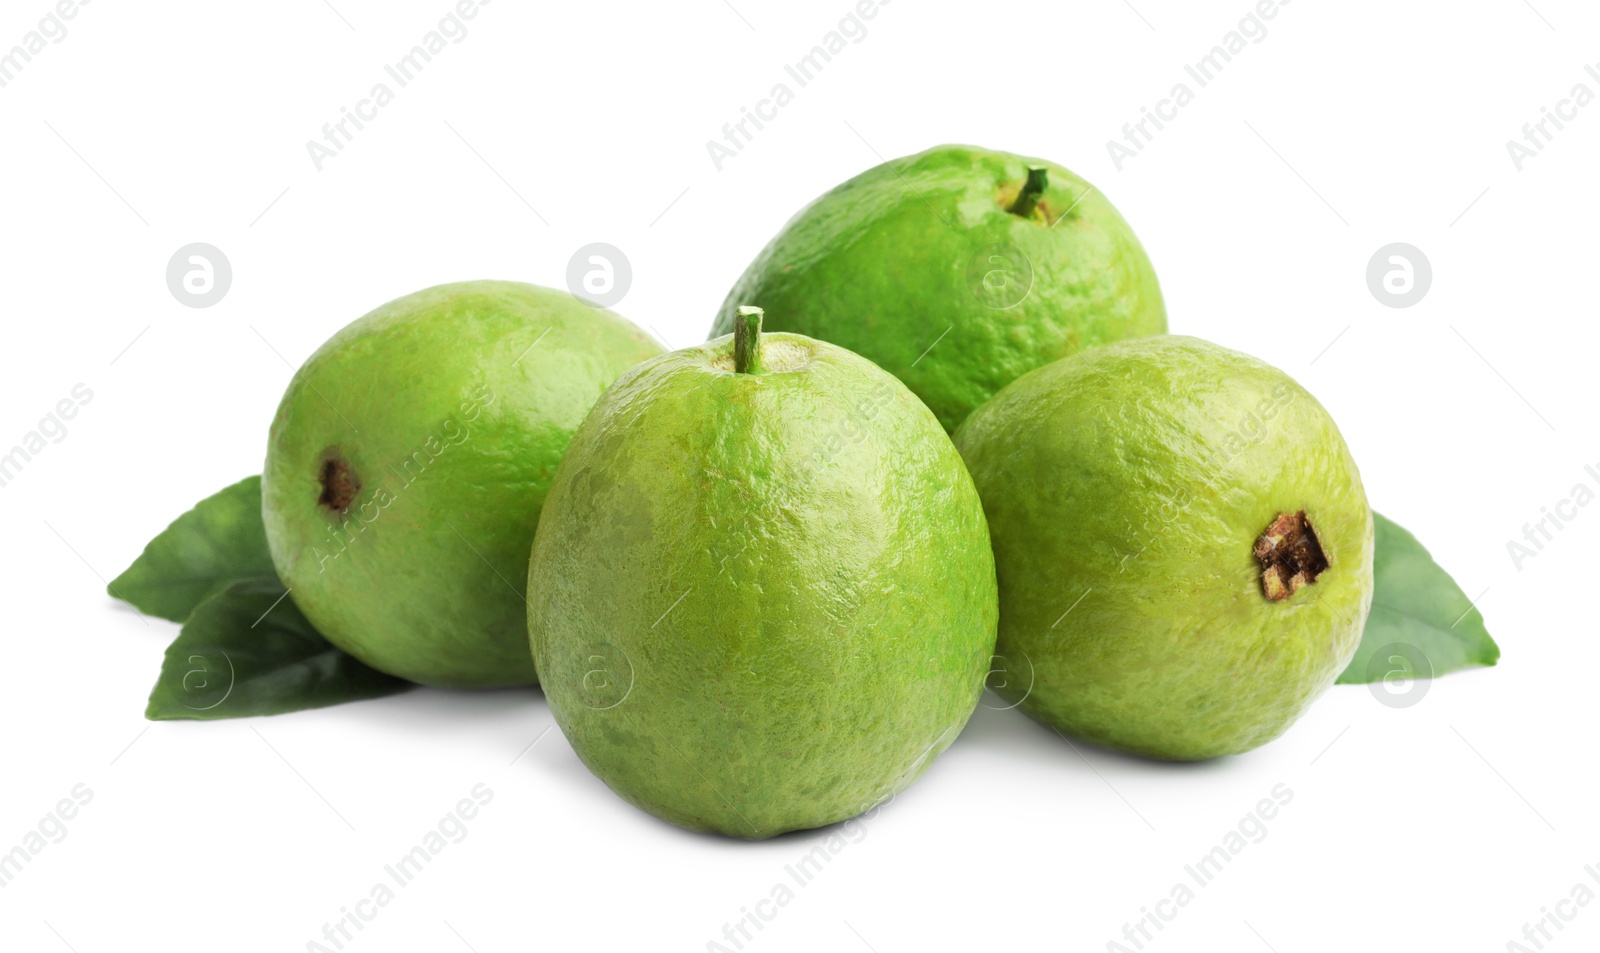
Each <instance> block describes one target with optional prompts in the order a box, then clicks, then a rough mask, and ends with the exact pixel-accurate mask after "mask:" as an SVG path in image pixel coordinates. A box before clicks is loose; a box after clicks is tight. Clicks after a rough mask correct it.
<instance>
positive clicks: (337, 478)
mask: <svg viewBox="0 0 1600 953" xmlns="http://www.w3.org/2000/svg"><path fill="white" fill-rule="evenodd" d="M317 480H318V482H319V483H320V484H321V485H322V495H321V496H319V497H317V502H318V503H320V504H321V505H323V506H326V507H327V508H328V509H330V510H332V511H334V512H335V513H343V512H344V511H345V510H347V509H349V508H350V504H351V503H353V502H355V498H356V496H357V494H359V493H360V492H361V480H360V478H358V477H357V476H356V474H355V471H353V470H351V469H350V464H348V463H346V462H345V461H344V458H343V457H341V456H339V455H338V454H331V455H329V456H328V457H326V458H324V459H323V461H322V472H321V473H320V474H318V476H317Z"/></svg>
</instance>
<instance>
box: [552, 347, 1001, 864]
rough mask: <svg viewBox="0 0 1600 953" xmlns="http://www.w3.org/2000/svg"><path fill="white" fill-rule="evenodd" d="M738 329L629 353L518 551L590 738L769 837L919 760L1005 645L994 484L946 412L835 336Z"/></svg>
mask: <svg viewBox="0 0 1600 953" xmlns="http://www.w3.org/2000/svg"><path fill="white" fill-rule="evenodd" d="M759 340H760V345H759V348H758V350H757V353H759V354H760V356H761V360H762V364H763V370H762V372H760V373H743V372H737V371H735V370H734V366H735V365H734V357H733V350H734V341H733V338H732V337H731V336H730V337H728V338H724V339H720V340H717V341H712V342H709V343H707V344H705V345H702V346H699V347H693V348H688V349H686V350H682V351H676V352H674V353H671V354H667V355H664V356H662V357H658V358H655V359H653V360H650V361H647V362H645V363H643V364H640V365H639V366H637V367H635V368H634V369H633V370H631V371H629V372H628V373H627V374H626V375H624V376H623V378H622V379H621V380H619V381H618V382H617V384H616V385H615V386H614V387H612V388H611V389H610V390H609V391H607V392H606V394H605V396H603V397H602V398H601V399H600V402H599V403H598V404H597V405H596V406H595V408H594V410H593V412H592V413H591V414H590V415H589V418H588V419H587V420H586V421H585V422H584V424H583V427H582V428H581V429H580V430H579V431H578V434H577V436H576V437H575V438H574V439H573V442H572V447H571V449H570V450H569V451H568V453H567V456H566V458H565V459H564V460H563V461H562V463H561V466H560V468H559V469H558V471H557V473H556V478H555V482H554V484H553V485H552V487H551V491H550V496H549V499H548V500H547V501H546V503H545V508H544V513H543V516H542V519H541V524H540V528H539V534H538V540H537V541H536V543H535V545H534V552H533V559H532V563H531V565H530V568H529V602H530V613H529V629H530V633H531V638H532V643H533V649H534V656H535V658H536V659H537V662H538V665H539V669H540V672H541V674H542V676H543V685H544V690H545V694H546V697H547V698H548V699H549V702H550V709H551V711H552V712H553V713H554V715H555V718H556V721H557V723H558V724H559V725H560V726H561V729H562V731H563V732H565V733H566V736H567V738H568V740H569V741H570V742H571V743H572V746H573V748H574V749H575V750H576V751H577V753H578V756H579V757H580V758H582V759H583V761H584V763H585V764H587V765H588V766H589V768H590V769H591V770H593V771H594V772H595V774H597V775H598V776H599V777H600V778H601V779H602V780H604V781H605V782H606V784H608V785H610V786H611V788H612V789H613V790H615V791H616V792H617V793H618V794H620V795H621V796H622V797H624V798H626V799H627V800H629V801H630V802H632V803H633V804H635V805H637V806H639V807H641V808H643V809H644V810H647V811H650V812H652V813H654V814H656V815H658V816H659V817H662V818H664V819H666V820H668V821H670V822H672V823H674V824H677V825H680V826H682V827H686V828H690V829H694V830H702V831H715V832H720V833H723V834H727V835H731V836H734V837H741V838H752V839H754V838H764V837H770V836H773V835H775V834H780V833H782V832H784V831H789V830H795V829H800V828H811V827H818V826H821V825H824V824H829V823H832V822H834V821H839V820H843V819H845V818H849V817H853V816H855V815H857V814H860V813H862V812H864V811H867V810H869V809H871V808H872V807H874V806H876V805H878V804H880V803H882V802H883V801H885V800H886V799H887V798H889V797H891V796H893V795H894V794H895V793H896V792H897V791H899V790H900V789H901V788H903V787H904V786H905V785H907V784H909V783H910V782H911V781H912V780H913V779H914V778H916V777H917V776H918V775H920V774H921V773H922V772H923V771H924V770H925V769H926V768H927V767H928V765H929V764H930V763H931V762H932V760H933V758H934V757H935V756H936V755H938V754H939V752H941V751H943V750H944V749H945V747H947V746H948V745H949V744H950V743H951V742H952V741H953V740H955V737H956V735H957V734H958V733H959V732H960V730H961V728H962V726H963V725H964V724H965V723H966V721H967V719H968V717H969V716H970V715H971V713H972V710H973V708H974V706H975V705H976V704H977V700H978V695H979V692H980V691H981V690H982V685H983V679H984V676H985V674H986V672H987V671H988V661H989V658H990V655H991V653H992V651H993V648H994V635H995V614H996V604H995V580H994V560H993V555H992V553H991V551H990V548H989V538H988V533H987V531H986V529H985V526H984V519H983V512H982V507H981V505H980V504H979V502H978V497H977V493H976V492H975V491H974V489H973V487H972V482H971V480H970V478H969V477H968V476H967V473H966V470H965V468H963V466H962V464H961V459H960V457H959V455H958V454H957V453H956V450H955V447H954V446H953V445H952V444H951V442H950V440H949V438H948V437H946V435H945V433H944V431H943V429H942V428H941V427H940V426H939V423H938V421H937V420H936V419H935V418H934V416H933V415H932V414H931V413H929V411H928V409H927V408H926V407H924V406H923V405H922V403H921V402H920V401H918V400H917V398H916V397H915V396H914V395H912V394H911V393H910V392H909V391H908V390H906V389H905V387H904V386H902V385H901V384H900V382H899V381H897V380H895V379H894V378H893V377H891V376H890V375H888V374H886V373H884V372H883V371H881V370H879V369H878V368H877V367H874V366H873V365H872V364H871V363H870V362H868V361H866V360H863V359H862V358H860V357H858V356H856V355H854V354H851V353H850V352H848V351H845V350H843V349H841V348H837V347H834V346H832V345H830V344H826V343H823V342H820V341H814V340H811V339H809V338H805V337H802V336H799V335H790V334H769V335H763V336H760V339H759Z"/></svg>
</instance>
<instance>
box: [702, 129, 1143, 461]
mask: <svg viewBox="0 0 1600 953" xmlns="http://www.w3.org/2000/svg"><path fill="white" fill-rule="evenodd" d="M750 301H759V302H761V305H762V307H763V308H764V309H765V310H766V324H767V327H768V329H770V330H775V331H794V332H798V333H800V334H805V335H809V336H811V337H814V338H820V339H822V340H824V341H831V342H832V343H834V344H838V345H840V346H841V347H846V348H849V349H850V350H852V351H855V352H856V353H858V354H860V355H862V356H863V357H866V358H867V359H869V360H871V361H873V362H874V363H876V364H877V365H878V366H879V367H882V368H883V369H884V370H886V371H888V372H890V373H891V374H894V375H896V376H897V377H899V378H900V379H901V380H902V381H904V382H905V384H906V386H907V387H909V388H911V391H912V392H913V393H915V394H916V395H917V396H918V397H920V398H922V400H923V402H925V403H926V404H927V405H928V406H929V407H930V408H931V409H932V410H933V412H934V413H935V414H936V415H938V417H939V420H940V422H941V423H943V424H944V426H945V428H946V429H947V430H954V429H955V428H956V426H957V425H958V424H960V423H961V421H962V420H964V419H966V416H967V414H969V413H971V412H972V410H973V409H974V408H976V407H977V406H978V405H980V404H982V403H983V402H984V401H986V400H988V399H989V398H990V397H991V396H993V395H994V394H995V392H997V391H999V390H1000V388H1002V387H1004V386H1005V385H1007V384H1009V383H1011V382H1012V381H1013V380H1015V379H1016V378H1017V377H1019V376H1021V375H1022V374H1024V373H1026V372H1028V371H1030V370H1032V369H1034V368H1036V367H1039V366H1041V365H1043V364H1048V363H1049V362H1051V361H1054V360H1056V359H1057V358H1060V357H1065V356H1066V355H1069V354H1073V353H1075V352H1077V351H1079V350H1081V349H1083V348H1086V347H1089V346H1091V345H1095V344H1104V343H1106V342H1108V341H1117V340H1121V339H1123V338H1130V337H1139V336H1143V335H1149V334H1160V333H1162V332H1164V331H1166V329H1167V315H1166V307H1165V305H1164V304H1163V303H1162V298H1161V288H1160V285H1159V284H1158V283H1157V281H1156V274H1155V269H1154V268H1152V267H1151V265H1150V260H1149V258H1148V257H1146V255H1145V252H1144V248H1143V247H1142V246H1141V245H1140V244H1139V240H1138V238H1136V237H1135V236H1134V233H1133V230H1132V229H1131V228H1130V227H1129V226H1128V223H1127V222H1125V221H1123V219H1122V216H1121V215H1119V214H1118V213H1117V210H1116V209H1115V208H1114V207H1113V206H1112V205H1111V203H1110V201H1108V200H1107V199H1106V197H1105V196H1104V195H1103V194H1102V193H1100V192H1099V191H1098V190H1097V189H1095V188H1094V187H1093V186H1091V185H1090V184H1089V183H1088V182H1085V181H1084V180H1083V179H1081V178H1079V177H1078V176H1076V175H1073V174H1072V173H1071V172H1070V171H1068V170H1067V169H1065V168H1062V167H1061V166H1059V165H1055V164H1053V163H1049V162H1043V161H1041V160H1037V159H1025V158H1023V157H1021V156H1016V155H1012V154H1010V153H1007V152H993V151H990V150H987V149H979V148H975V147H973V146H939V147H937V148H934V149H929V150H928V151H927V152H923V153H921V154H918V155H914V156H907V157H905V158H901V159H896V160H894V161H893V162H887V163H884V164H883V165H880V166H877V167H876V168H873V169H868V170H867V171H866V172H863V173H862V174H860V175H858V176H856V177H855V178H853V179H851V180H850V181H848V182H845V183H844V184H842V185H840V186H838V187H836V188H834V189H833V190H832V191H830V192H828V193H827V194H825V195H823V196H822V197H821V198H818V199H817V200H816V201H814V202H812V203H811V204H810V205H808V206H806V207H805V208H804V209H802V210H801V211H800V212H799V213H798V214H797V215H795V217H794V218H793V219H791V220H790V221H789V223H788V224H787V225H785V226H784V228H783V230H782V231H781V232H779V233H778V235H777V237H775V238H773V239H772V241H771V242H770V243H768V245H767V247H766V248H764V249H763V250H762V251H761V254H760V255H758V256H757V257H756V259H755V261H753V262H751V264H750V266H749V267H748V268H747V269H746V270H745V273H744V275H743V276H742V277H740V278H739V280H738V282H737V283H735V284H734V286H733V289H732V290H731V291H730V292H729V293H728V297H727V299H726V301H724V302H723V305H722V310H721V312H720V313H719V314H718V316H717V319H716V321H715V322H714V323H713V325H712V329H711V334H712V336H716V335H721V334H727V333H729V332H731V331H732V330H733V323H734V318H735V313H736V310H737V308H738V307H739V306H740V305H742V304H745V303H747V302H750Z"/></svg>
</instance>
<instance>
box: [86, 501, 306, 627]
mask: <svg viewBox="0 0 1600 953" xmlns="http://www.w3.org/2000/svg"><path fill="white" fill-rule="evenodd" d="M257 578H261V579H271V580H276V579H277V571H276V570H274V569H273V567H272V554H271V552H269V551H268V550H267V530H266V527H265V526H264V525H263V524H262V522H261V478H260V477H258V476H253V477H247V478H246V479H243V480H240V481H239V482H238V483H235V484H234V485H233V486H230V487H228V488H227V489H225V490H223V491H221V492H219V493H217V494H215V495H214V496H208V497H206V498H205V499H203V500H201V501H200V502H199V503H198V504H196V505H195V508H194V509H192V510H190V511H189V512H187V513H185V514H183V515H182V516H180V517H178V518H177V519H176V520H174V521H173V522H172V525H171V526H168V527H167V528H166V529H165V530H163V531H162V532H161V535H159V536H157V537H156V538H155V539H152V540H151V541H150V544H149V545H148V546H146V547H145V548H144V552H143V553H142V554H140V556H139V558H138V559H135V560H134V561H133V565H131V566H129V567H128V568H127V569H126V570H125V571H124V572H123V573H122V575H120V576H118V577H117V578H116V579H114V580H112V582H111V584H110V585H109V586H107V587H106V589H107V591H109V592H110V593H111V595H113V596H115V597H116V598H118V599H122V600H124V601H126V602H130V603H132V604H133V606H134V607H135V608H137V609H138V610H139V611H141V612H143V613H145V614H146V615H153V616H158V617H160V618H163V619H171V620H172V621H173V622H182V621H183V620H184V619H187V618H189V613H190V612H193V611H194V608H195V606H198V605H199V604H200V603H201V602H203V601H205V600H206V599H207V598H208V597H210V596H212V595H215V594H216V593H217V592H220V591H221V590H222V589H224V588H226V587H227V586H228V585H229V584H231V583H233V582H236V581H238V580H240V579H257Z"/></svg>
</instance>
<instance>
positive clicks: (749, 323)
mask: <svg viewBox="0 0 1600 953" xmlns="http://www.w3.org/2000/svg"><path fill="white" fill-rule="evenodd" d="M763 313H764V312H762V310H761V309H760V308H752V307H749V306H745V307H741V308H740V309H739V315H738V317H736V318H734V320H733V372H734V373H735V374H760V373H762V370H761V315H762V314H763Z"/></svg>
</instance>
